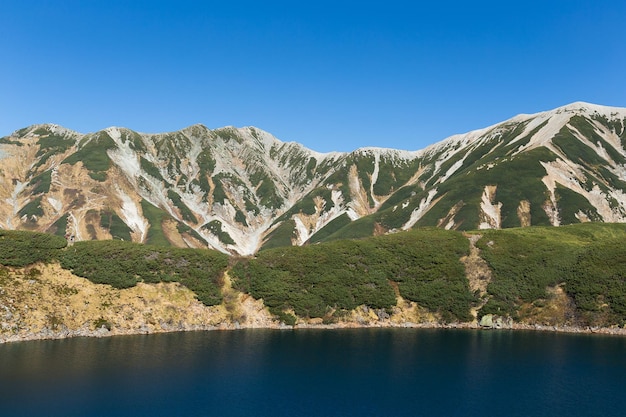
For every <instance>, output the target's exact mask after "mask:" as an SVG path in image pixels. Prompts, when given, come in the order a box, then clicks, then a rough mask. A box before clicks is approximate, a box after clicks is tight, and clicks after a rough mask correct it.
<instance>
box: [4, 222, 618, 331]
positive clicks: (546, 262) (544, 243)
mask: <svg viewBox="0 0 626 417" xmlns="http://www.w3.org/2000/svg"><path fill="white" fill-rule="evenodd" d="M473 233H477V232H473ZM480 234H481V235H482V238H481V239H480V240H479V241H478V242H477V246H478V247H479V248H480V249H481V256H482V257H483V259H485V261H486V262H487V264H488V266H489V268H490V269H491V271H492V280H491V282H490V284H489V285H488V286H487V294H486V295H485V297H486V300H485V301H486V304H485V305H484V306H483V307H482V308H481V310H479V317H480V316H483V315H485V314H496V315H499V316H511V317H513V318H514V319H517V320H528V319H529V317H530V319H532V315H531V316H529V315H528V314H529V313H528V311H529V310H528V306H536V307H541V306H545V305H546V302H547V301H548V300H550V299H551V297H553V296H554V291H552V290H550V291H548V289H552V288H555V287H557V286H558V287H560V288H561V289H562V290H563V291H564V293H563V294H564V295H566V296H568V301H567V302H568V306H567V311H565V313H566V316H565V319H564V320H565V321H566V323H565V322H563V324H570V325H578V326H605V327H608V326H612V325H619V326H624V325H626V247H625V246H624V245H623V242H624V238H625V237H626V225H624V224H590V223H586V224H578V225H570V226H563V227H559V228H553V227H529V228H517V229H506V230H483V231H480ZM65 246H66V241H65V239H63V238H61V237H59V236H55V235H47V234H41V233H32V232H23V231H19V232H18V231H6V230H0V265H3V266H5V267H25V266H28V265H31V264H34V263H36V262H44V263H48V262H52V261H55V260H57V261H59V262H60V263H61V265H62V267H63V268H65V269H68V270H71V271H72V272H73V273H74V274H76V275H79V276H82V277H85V278H87V279H89V280H91V281H93V282H96V283H102V284H109V285H112V286H114V287H116V288H128V287H132V286H134V285H136V284H137V283H138V282H148V283H156V282H171V281H176V282H180V283H181V284H182V285H185V286H187V287H188V288H189V289H191V290H192V291H194V292H195V293H196V294H197V296H198V299H200V300H201V301H202V302H203V303H205V304H207V305H214V304H218V303H220V302H221V300H222V295H221V292H220V287H221V285H222V277H223V273H224V271H225V270H226V268H227V267H228V264H229V263H230V265H231V276H232V277H233V285H234V287H235V288H237V289H239V290H241V291H244V292H246V293H249V294H250V295H252V296H253V297H254V298H257V299H259V298H262V299H263V301H264V302H265V304H266V305H267V306H268V307H269V308H270V311H271V312H272V313H274V314H276V315H278V316H279V317H280V318H281V319H282V320H283V321H285V322H286V323H293V322H295V320H296V318H295V317H294V316H291V315H290V314H289V313H290V312H293V313H295V314H296V315H297V316H300V317H309V318H317V317H319V318H322V319H323V320H324V321H325V322H333V321H335V320H338V319H340V318H342V317H345V315H346V314H347V313H348V312H349V311H350V310H352V309H354V308H355V307H357V306H361V305H365V306H368V307H370V308H372V309H376V311H377V313H378V314H379V315H385V314H389V313H390V312H391V309H393V307H394V306H395V304H396V292H395V291H398V292H399V295H400V296H402V297H403V298H404V299H406V300H411V301H414V302H416V303H417V304H418V305H419V306H421V307H423V308H426V309H428V310H429V311H432V312H434V313H438V314H439V315H440V317H441V318H442V320H444V321H447V322H453V321H469V320H471V318H472V317H471V315H470V308H471V307H473V306H477V305H478V301H479V300H478V299H477V296H478V294H471V293H470V291H469V285H468V280H467V278H466V276H465V270H464V266H463V265H462V264H461V262H460V258H461V257H462V256H464V255H466V254H468V249H469V244H468V239H467V237H465V236H463V235H462V234H461V233H460V232H456V231H447V230H441V229H436V228H432V229H430V228H429V229H416V230H413V231H409V232H401V233H396V234H391V235H385V236H378V237H371V238H367V239H361V240H338V241H333V242H328V243H320V244H315V245H309V246H304V247H283V248H275V249H268V250H265V251H262V252H260V253H258V254H257V256H256V257H255V258H230V259H229V258H228V256H227V255H224V254H222V253H219V252H217V251H209V250H203V249H177V248H171V247H170V248H165V247H157V246H151V245H141V244H133V243H129V242H121V241H117V240H109V241H85V242H77V243H76V244H75V245H73V246H70V247H67V248H66V247H65Z"/></svg>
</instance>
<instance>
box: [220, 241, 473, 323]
mask: <svg viewBox="0 0 626 417" xmlns="http://www.w3.org/2000/svg"><path fill="white" fill-rule="evenodd" d="M467 251H468V242H467V239H465V238H464V237H463V236H462V235H461V234H460V233H457V232H449V231H445V230H438V229H427V230H419V231H414V232H410V233H401V234H397V235H388V236H380V237H374V238H369V239H363V240H340V241H334V242H330V243H325V244H319V245H311V246H306V247H285V248H276V249H271V250H265V251H263V252H260V253H259V254H258V256H257V257H256V258H254V259H246V260H241V261H240V262H238V263H237V264H236V265H235V266H234V267H233V271H232V272H233V276H234V277H235V285H236V286H237V288H239V289H241V290H243V291H246V292H249V293H250V294H251V295H252V296H253V297H255V298H263V300H264V301H265V303H266V305H267V306H268V307H270V311H272V312H273V313H274V314H280V313H282V312H284V311H287V310H293V311H294V312H295V313H296V314H297V315H298V316H302V317H322V318H325V319H329V320H330V319H331V318H332V316H333V313H334V312H335V310H339V311H340V312H341V311H346V310H351V309H354V308H355V307H357V306H359V305H367V306H369V307H371V308H376V309H382V308H390V307H391V306H393V305H394V304H395V296H394V292H393V288H392V286H391V285H390V282H397V283H398V287H399V290H400V295H402V296H403V297H404V298H406V299H408V300H412V301H416V302H418V303H419V304H420V305H422V306H424V307H427V308H429V309H431V310H432V311H436V312H438V313H440V314H441V315H442V317H443V318H444V320H447V321H452V320H468V319H469V318H470V316H469V308H470V305H471V302H472V300H473V297H472V295H471V294H470V293H469V289H468V284H467V281H466V279H465V275H464V269H463V265H462V264H461V263H460V261H459V258H460V257H461V256H463V255H464V254H467Z"/></svg>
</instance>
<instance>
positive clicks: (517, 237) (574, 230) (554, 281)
mask: <svg viewBox="0 0 626 417" xmlns="http://www.w3.org/2000/svg"><path fill="white" fill-rule="evenodd" d="M481 234H482V235H483V237H482V238H481V239H480V240H479V241H478V243H477V246H478V247H479V248H480V249H481V250H482V257H483V258H484V259H485V260H486V261H487V263H488V264H489V267H490V268H491V269H492V271H493V278H492V282H491V284H489V286H488V288H487V292H488V293H489V296H490V298H489V300H488V302H487V304H486V305H485V306H484V307H483V308H482V309H481V315H482V314H489V313H491V314H499V315H510V316H512V317H514V318H516V317H517V315H518V310H519V307H520V306H521V305H522V304H523V303H533V302H536V301H537V300H543V299H546V298H547V295H548V294H547V293H546V289H547V288H548V287H551V286H555V285H560V284H563V285H564V289H565V291H566V292H567V293H568V294H569V295H571V296H573V299H574V302H575V307H576V309H577V311H579V313H580V317H578V318H577V319H578V320H580V321H581V323H580V324H590V320H589V316H588V315H586V313H585V312H589V311H596V310H598V309H605V310H611V313H612V314H613V319H612V322H613V323H614V322H615V317H617V316H619V317H620V319H621V320H624V319H626V311H622V310H621V307H620V305H621V304H620V303H621V302H622V301H623V300H624V299H623V298H620V296H619V294H618V293H619V292H620V291H621V294H622V297H625V296H626V291H622V290H626V288H624V287H623V286H621V284H619V282H620V281H619V280H620V279H622V280H623V278H624V275H620V274H622V271H621V267H619V266H618V265H619V262H618V261H610V260H609V259H616V260H619V259H622V256H623V252H624V251H623V250H622V249H621V248H620V244H618V243H617V242H623V239H624V238H625V237H626V225H623V224H593V223H586V224H579V225H570V226H562V227H558V228H546V227H530V228H518V229H506V230H489V231H481ZM600 255H602V256H600ZM587 274H589V275H587ZM607 288H611V289H613V290H614V291H616V292H614V293H613V296H612V298H610V299H608V300H607V299H603V300H601V299H600V298H598V297H599V296H600V295H602V294H607V292H604V290H605V289H607ZM616 300H617V301H616ZM606 301H609V303H608V305H606V306H604V303H605V302H606ZM611 302H616V305H615V307H614V306H613V305H612V304H611ZM616 315H617V316H616Z"/></svg>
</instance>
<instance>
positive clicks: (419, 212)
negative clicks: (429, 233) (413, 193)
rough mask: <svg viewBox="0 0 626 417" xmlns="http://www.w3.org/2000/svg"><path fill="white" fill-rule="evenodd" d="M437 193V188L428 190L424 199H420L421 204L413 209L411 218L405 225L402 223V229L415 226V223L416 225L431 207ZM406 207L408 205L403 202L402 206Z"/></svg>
mask: <svg viewBox="0 0 626 417" xmlns="http://www.w3.org/2000/svg"><path fill="white" fill-rule="evenodd" d="M436 194H437V189H432V190H430V191H429V192H428V195H427V196H426V198H423V199H422V201H420V205H419V206H418V207H417V208H415V209H414V210H413V212H412V213H411V217H410V218H409V220H408V221H407V222H406V223H405V224H404V225H402V230H409V229H410V228H411V227H413V225H415V223H417V222H418V220H419V219H421V218H422V217H423V216H424V214H426V212H427V211H428V210H429V209H430V207H431V203H432V200H433V197H434V196H435V195H436ZM404 207H406V206H405V205H404V204H403V205H402V208H404Z"/></svg>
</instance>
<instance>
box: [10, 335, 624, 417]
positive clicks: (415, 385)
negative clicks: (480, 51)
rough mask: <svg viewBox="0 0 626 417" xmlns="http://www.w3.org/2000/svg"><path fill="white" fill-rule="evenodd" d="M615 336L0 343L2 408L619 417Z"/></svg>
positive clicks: (89, 412) (53, 412) (97, 412)
mask: <svg viewBox="0 0 626 417" xmlns="http://www.w3.org/2000/svg"><path fill="white" fill-rule="evenodd" d="M625 413H626V338H624V337H611V336H598V335H567V334H553V333H538V332H537V333H534V332H512V331H475V330H431V329H349V330H296V331H291V330H241V331H212V332H193V333H172V334H161V335H142V336H120V337H112V338H104V339H87V338H80V339H69V340H56V341H34V342H23V343H12V344H5V345H0V415H1V416H81V417H88V416H392V415H393V416H570V417H571V416H594V415H596V416H604V417H606V416H623V415H625Z"/></svg>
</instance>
